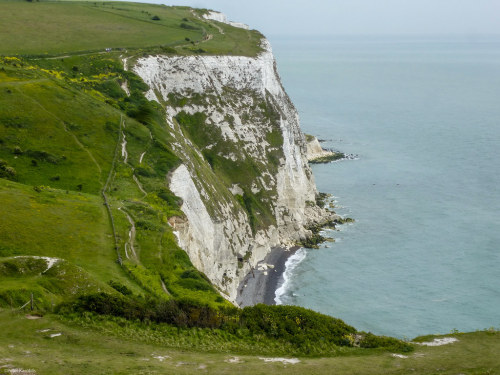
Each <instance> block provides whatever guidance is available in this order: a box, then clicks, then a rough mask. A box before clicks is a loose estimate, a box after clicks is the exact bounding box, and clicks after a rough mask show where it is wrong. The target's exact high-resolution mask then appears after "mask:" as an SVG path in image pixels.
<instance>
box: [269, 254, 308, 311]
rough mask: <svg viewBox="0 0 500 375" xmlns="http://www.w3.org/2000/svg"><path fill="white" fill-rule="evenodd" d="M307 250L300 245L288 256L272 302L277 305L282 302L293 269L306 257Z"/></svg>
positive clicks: (288, 286)
mask: <svg viewBox="0 0 500 375" xmlns="http://www.w3.org/2000/svg"><path fill="white" fill-rule="evenodd" d="M306 256H307V251H306V249H305V248H303V247H301V248H300V249H299V250H297V251H296V252H295V254H293V255H292V256H290V257H289V258H288V259H287V260H286V263H285V272H283V275H282V276H283V277H282V279H283V280H282V282H281V283H280V286H279V287H278V289H276V292H275V297H274V302H276V304H277V305H282V304H284V298H285V296H286V294H287V292H288V290H289V288H290V284H291V280H292V275H293V271H294V270H295V268H297V266H298V265H299V264H300V263H301V262H302V261H303V260H304V259H305V258H306Z"/></svg>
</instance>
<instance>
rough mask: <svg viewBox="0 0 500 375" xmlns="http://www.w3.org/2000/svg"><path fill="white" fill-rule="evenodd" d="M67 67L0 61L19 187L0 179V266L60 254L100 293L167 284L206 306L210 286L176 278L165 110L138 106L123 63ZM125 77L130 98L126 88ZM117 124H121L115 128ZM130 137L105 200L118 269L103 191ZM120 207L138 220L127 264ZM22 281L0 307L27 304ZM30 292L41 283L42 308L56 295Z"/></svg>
mask: <svg viewBox="0 0 500 375" xmlns="http://www.w3.org/2000/svg"><path fill="white" fill-rule="evenodd" d="M67 60H68V61H65V60H64V59H54V60H43V59H42V60H32V61H31V62H28V61H26V60H19V59H16V58H3V59H2V58H0V104H1V105H0V159H1V160H3V162H4V163H6V164H7V165H8V166H9V168H13V169H14V170H15V172H16V174H15V176H14V177H11V178H12V179H13V180H15V183H14V182H7V181H6V180H3V179H2V180H0V203H1V204H0V207H1V209H0V212H1V213H2V215H1V216H0V230H1V232H2V233H3V235H2V236H1V237H0V259H3V258H5V257H11V256H18V255H33V256H50V257H58V258H63V259H66V260H68V261H69V262H71V264H73V265H76V266H80V267H82V268H83V269H84V270H86V271H87V272H89V274H90V275H91V277H93V278H94V279H95V280H96V282H98V283H100V284H99V285H101V290H102V285H106V283H108V282H109V281H110V280H115V281H118V282H119V283H121V284H124V285H126V286H127V287H129V288H130V289H132V290H133V291H134V292H136V293H152V294H154V295H156V296H158V297H160V298H165V299H168V298H170V295H169V294H168V293H165V291H164V288H163V286H162V280H163V282H164V283H165V284H166V287H167V288H168V291H169V292H170V294H173V295H174V296H177V297H179V296H182V297H185V298H191V299H194V300H198V301H202V302H204V303H209V304H214V303H215V302H214V301H216V300H217V301H222V299H221V297H219V296H218V294H217V293H215V292H214V291H212V290H211V287H210V285H208V283H206V282H204V281H203V280H202V281H200V282H201V284H207V285H201V284H200V282H197V281H189V282H188V281H186V280H185V278H183V277H181V276H182V275H183V272H184V271H188V270H192V269H193V266H192V265H191V263H190V262H189V259H188V258H187V255H186V253H185V252H184V251H182V250H181V249H179V247H178V246H177V244H176V241H175V238H174V235H173V233H172V230H171V229H170V227H169V226H168V225H166V220H167V218H168V217H169V216H172V215H182V213H181V212H179V210H178V207H176V205H175V197H174V196H173V195H172V194H171V193H169V192H168V190H167V189H166V186H165V175H166V174H167V172H168V171H169V170H170V169H171V168H172V167H174V166H175V165H176V164H177V163H178V159H177V158H176V157H175V155H173V154H172V153H171V152H170V151H169V150H168V146H166V145H167V144H168V143H169V139H168V133H167V132H166V131H165V124H164V123H162V115H161V113H160V112H157V111H156V110H155V107H154V104H148V103H147V101H145V99H143V97H142V94H141V93H140V90H139V89H137V87H135V86H134V81H133V79H134V76H133V75H131V74H130V73H127V72H124V71H123V68H122V67H121V62H120V60H119V59H118V56H116V55H113V54H107V55H95V56H92V55H88V56H74V57H71V58H68V59H67ZM73 67H78V70H77V71H75V70H73ZM127 78H129V81H130V82H128V83H129V85H130V87H131V90H132V91H133V94H132V96H133V98H132V99H131V98H129V97H127V95H126V94H125V92H124V91H123V90H122V89H121V88H120V86H119V81H120V80H121V81H124V80H127ZM135 85H139V86H140V85H141V82H139V81H137V82H136V83H135ZM142 85H143V84H142ZM127 113H128V114H130V115H131V116H135V117H136V118H137V119H140V120H141V121H143V122H139V121H137V120H136V119H134V118H130V117H127ZM121 117H123V118H124V119H125V121H124V127H123V128H122V129H121V130H120V118H121ZM123 137H126V140H127V152H128V160H127V162H126V163H125V161H124V159H123V158H122V157H121V153H120V152H118V154H117V156H118V158H117V160H116V163H115V164H114V166H115V167H114V169H113V171H112V173H111V179H110V184H109V188H108V193H107V194H108V196H109V198H110V200H111V206H112V207H113V217H114V221H115V225H116V229H117V240H118V248H119V253H120V256H121V257H122V258H123V259H125V262H124V267H122V268H121V267H119V266H118V265H117V263H116V259H117V254H116V251H115V249H114V239H113V236H112V230H111V225H110V222H109V218H108V214H107V211H106V209H105V207H104V206H103V200H102V197H101V196H100V191H101V189H102V188H103V186H104V183H105V181H106V180H107V178H108V175H110V170H111V167H112V164H113V159H114V157H115V150H116V149H117V147H118V151H120V148H121V147H120V145H119V144H118V143H121V142H122V140H123ZM144 152H146V154H145V155H144V156H143V160H142V163H139V159H140V155H141V154H142V153H144ZM141 171H143V172H141ZM134 177H135V178H136V179H137V181H139V183H140V184H141V186H142V188H143V189H144V190H145V191H146V193H147V194H146V195H145V194H144V193H143V192H142V191H141V190H140V188H139V185H138V183H137V182H136V181H134ZM161 197H163V198H161ZM165 199H167V200H165ZM172 200H173V201H172ZM118 208H122V210H118ZM125 212H127V213H128V214H129V216H130V217H131V218H132V220H133V221H134V222H135V225H136V236H135V239H134V240H133V245H134V248H135V253H136V255H133V254H129V255H130V257H129V258H128V259H127V256H126V253H125V245H126V243H127V242H129V233H128V231H129V229H130V227H131V225H130V223H129V220H128V218H127V216H126V214H125ZM128 246H130V244H128ZM3 281H5V280H3ZM25 282H26V280H23V279H22V278H18V279H17V286H16V282H15V280H11V282H9V286H8V288H7V286H6V285H7V284H6V283H5V282H3V285H4V287H3V288H2V290H3V291H4V292H5V290H7V289H8V290H10V291H11V292H10V294H8V295H7V294H5V293H4V294H5V295H6V296H7V297H6V298H0V304H3V305H14V306H16V305H20V304H22V303H24V300H25V299H26V295H28V291H27V290H26V285H24V283H25ZM33 285H38V286H37V288H35V289H36V291H35V292H36V293H35V296H36V298H38V299H39V300H40V301H42V300H44V301H45V303H42V302H40V304H42V305H44V306H46V305H47V303H46V302H47V300H49V299H52V295H51V293H50V292H49V291H48V290H47V289H46V288H45V289H43V288H42V289H40V287H39V286H40V285H39V284H37V283H36V282H35V284H33ZM198 287H200V288H205V290H204V291H203V292H200V290H198V289H197V288H198ZM218 303H219V302H217V303H215V304H218Z"/></svg>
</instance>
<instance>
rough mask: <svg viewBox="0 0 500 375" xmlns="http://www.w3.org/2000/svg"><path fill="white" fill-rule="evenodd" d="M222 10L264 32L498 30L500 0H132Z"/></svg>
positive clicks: (447, 32)
mask: <svg viewBox="0 0 500 375" xmlns="http://www.w3.org/2000/svg"><path fill="white" fill-rule="evenodd" d="M135 1H142V2H149V3H153V2H154V3H159V4H166V5H188V6H192V7H196V8H209V9H213V10H218V11H222V12H223V13H225V14H226V15H227V16H228V17H229V19H230V20H232V21H237V22H244V23H246V24H248V25H250V27H251V28H252V29H257V30H259V31H261V32H262V33H263V34H264V35H266V36H280V35H289V36H291V35H325V36H331V35H450V34H451V35H485V34H486V35H490V34H496V35H499V34H500V0H176V1H171V0H135Z"/></svg>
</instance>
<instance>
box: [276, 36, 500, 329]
mask: <svg viewBox="0 0 500 375" xmlns="http://www.w3.org/2000/svg"><path fill="white" fill-rule="evenodd" d="M272 42H273V48H274V52H275V55H276V56H277V61H278V69H279V72H280V74H281V77H282V80H283V84H284V86H285V89H286V90H287V92H288V93H289V95H290V96H291V98H292V100H293V102H294V103H295V105H296V107H297V109H298V110H299V113H300V115H301V125H302V129H303V130H304V131H305V132H306V133H310V134H313V135H316V136H318V137H319V138H322V139H325V140H327V142H325V143H324V146H325V147H327V148H333V149H336V150H339V151H342V152H345V153H349V154H357V155H358V156H359V159H358V160H346V161H340V162H335V163H331V164H327V165H315V166H313V171H314V175H315V177H316V183H317V185H318V189H319V190H320V191H322V192H326V193H331V194H333V195H334V196H335V201H336V205H337V208H336V210H337V213H339V214H341V215H347V216H349V217H353V218H354V219H355V220H356V222H355V223H354V224H348V225H344V226H342V227H340V231H334V232H330V233H329V234H330V235H332V236H333V237H335V239H336V242H335V243H327V244H325V245H324V246H323V248H322V249H320V250H306V251H305V252H304V253H297V254H298V255H297V257H296V259H294V260H292V261H291V262H289V265H290V267H289V269H288V270H287V271H286V273H285V275H286V280H285V281H286V282H285V285H281V288H280V289H279V290H278V296H277V297H278V302H280V303H285V304H297V305H300V306H305V307H308V308H311V309H314V310H317V311H320V312H323V313H326V314H330V315H333V316H335V317H338V318H341V319H343V320H345V321H346V322H347V323H349V324H352V325H354V326H355V327H356V328H358V329H360V330H365V331H371V332H373V333H376V334H383V335H392V336H397V337H408V338H413V337H415V336H417V335H422V334H428V333H449V332H450V331H452V330H458V331H472V330H477V329H484V328H489V327H496V328H499V327H500V313H499V312H500V158H499V150H500V39H498V38H475V39H474V40H470V39H467V38H426V39H418V38H387V37H386V38H370V39H363V38H346V39H342V38H334V39H330V40H328V39H324V38H311V39H301V40H296V39H294V40H291V39H290V40H287V39H272ZM300 258H301V259H300ZM297 260H298V261H297Z"/></svg>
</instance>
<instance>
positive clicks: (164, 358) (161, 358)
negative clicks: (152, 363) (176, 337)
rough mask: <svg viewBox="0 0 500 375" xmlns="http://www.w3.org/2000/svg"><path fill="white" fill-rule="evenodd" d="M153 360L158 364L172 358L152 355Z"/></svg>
mask: <svg viewBox="0 0 500 375" xmlns="http://www.w3.org/2000/svg"><path fill="white" fill-rule="evenodd" d="M152 357H153V358H154V359H157V360H158V361H160V362H163V361H164V360H166V359H170V358H172V357H170V356H169V355H154V354H153V356H152Z"/></svg>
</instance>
